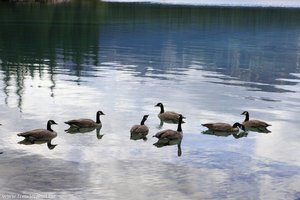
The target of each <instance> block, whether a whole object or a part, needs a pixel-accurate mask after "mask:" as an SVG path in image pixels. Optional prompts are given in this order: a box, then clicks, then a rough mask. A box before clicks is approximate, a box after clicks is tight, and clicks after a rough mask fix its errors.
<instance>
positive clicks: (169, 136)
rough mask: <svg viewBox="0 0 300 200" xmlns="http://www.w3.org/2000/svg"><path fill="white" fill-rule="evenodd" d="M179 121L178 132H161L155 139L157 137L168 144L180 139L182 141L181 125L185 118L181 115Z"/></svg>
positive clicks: (169, 130) (167, 130)
mask: <svg viewBox="0 0 300 200" xmlns="http://www.w3.org/2000/svg"><path fill="white" fill-rule="evenodd" d="M178 118H179V120H178V127H177V130H176V131H174V130H171V129H166V130H163V131H160V132H158V133H156V134H155V135H154V136H153V137H156V138H158V139H164V140H165V141H166V142H169V141H171V140H176V139H179V140H181V139H182V137H183V133H182V129H181V123H182V118H183V116H182V115H181V114H179V117H178Z"/></svg>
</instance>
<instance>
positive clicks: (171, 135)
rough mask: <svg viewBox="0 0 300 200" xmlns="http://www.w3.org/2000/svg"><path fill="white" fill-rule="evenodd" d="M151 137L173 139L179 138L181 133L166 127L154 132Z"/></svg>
mask: <svg viewBox="0 0 300 200" xmlns="http://www.w3.org/2000/svg"><path fill="white" fill-rule="evenodd" d="M153 137H157V138H158V139H169V140H173V139H179V138H180V137H181V135H180V133H179V132H178V131H174V130H171V129H167V130H164V131H160V132H158V133H156V134H155V135H154V136H153Z"/></svg>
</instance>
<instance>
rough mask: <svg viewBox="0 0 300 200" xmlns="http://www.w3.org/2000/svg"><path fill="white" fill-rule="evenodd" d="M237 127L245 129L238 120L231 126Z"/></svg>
mask: <svg viewBox="0 0 300 200" xmlns="http://www.w3.org/2000/svg"><path fill="white" fill-rule="evenodd" d="M237 127H239V128H240V129H242V130H243V131H245V126H244V125H243V124H240V123H239V122H236V123H234V124H233V125H232V128H237Z"/></svg>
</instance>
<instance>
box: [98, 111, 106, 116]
mask: <svg viewBox="0 0 300 200" xmlns="http://www.w3.org/2000/svg"><path fill="white" fill-rule="evenodd" d="M97 115H105V114H104V113H103V112H102V111H101V110H100V111H98V112H97Z"/></svg>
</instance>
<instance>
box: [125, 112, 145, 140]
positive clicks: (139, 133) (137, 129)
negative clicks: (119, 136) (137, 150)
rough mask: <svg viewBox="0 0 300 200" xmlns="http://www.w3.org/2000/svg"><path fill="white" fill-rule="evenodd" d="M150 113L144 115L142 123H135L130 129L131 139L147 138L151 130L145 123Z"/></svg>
mask: <svg viewBox="0 0 300 200" xmlns="http://www.w3.org/2000/svg"><path fill="white" fill-rule="evenodd" d="M148 117H149V115H144V116H143V119H142V121H141V124H140V125H134V126H132V127H131V129H130V138H131V139H134V138H136V139H143V140H147V139H146V135H147V134H148V132H149V128H148V127H147V126H146V125H145V124H144V123H145V121H146V120H147V118H148Z"/></svg>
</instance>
